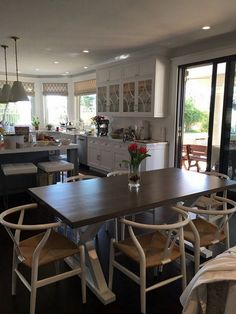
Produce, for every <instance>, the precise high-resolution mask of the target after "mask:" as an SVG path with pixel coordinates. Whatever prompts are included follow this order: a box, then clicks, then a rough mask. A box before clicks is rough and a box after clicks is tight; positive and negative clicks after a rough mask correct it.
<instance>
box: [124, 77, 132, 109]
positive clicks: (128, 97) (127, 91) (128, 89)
mask: <svg viewBox="0 0 236 314" xmlns="http://www.w3.org/2000/svg"><path fill="white" fill-rule="evenodd" d="M134 111H135V82H126V83H124V84H123V112H134Z"/></svg>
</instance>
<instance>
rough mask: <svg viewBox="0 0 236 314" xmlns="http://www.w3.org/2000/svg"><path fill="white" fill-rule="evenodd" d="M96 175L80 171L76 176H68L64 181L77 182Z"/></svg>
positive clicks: (93, 177)
mask: <svg viewBox="0 0 236 314" xmlns="http://www.w3.org/2000/svg"><path fill="white" fill-rule="evenodd" d="M95 178H97V177H96V176H92V175H88V174H82V173H79V174H78V175H76V176H72V177H68V178H66V179H65V180H64V182H75V181H81V180H89V179H95Z"/></svg>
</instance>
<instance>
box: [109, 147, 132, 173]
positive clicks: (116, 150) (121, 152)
mask: <svg viewBox="0 0 236 314" xmlns="http://www.w3.org/2000/svg"><path fill="white" fill-rule="evenodd" d="M123 160H129V153H128V144H127V143H123V142H113V169H114V170H127V169H128V164H126V163H124V162H123Z"/></svg>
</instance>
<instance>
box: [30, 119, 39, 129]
mask: <svg viewBox="0 0 236 314" xmlns="http://www.w3.org/2000/svg"><path fill="white" fill-rule="evenodd" d="M31 124H32V125H33V127H34V128H35V130H38V129H39V125H40V121H39V117H36V116H34V117H32V121H31Z"/></svg>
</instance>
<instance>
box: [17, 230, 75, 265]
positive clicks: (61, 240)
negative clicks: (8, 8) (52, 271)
mask: <svg viewBox="0 0 236 314" xmlns="http://www.w3.org/2000/svg"><path fill="white" fill-rule="evenodd" d="M44 234H45V233H44V232H43V233H40V234H37V235H36V236H33V237H31V238H28V239H26V240H23V241H21V242H20V244H19V248H20V250H21V254H22V255H23V257H24V258H25V260H24V261H23V264H25V265H26V266H28V267H31V265H32V255H33V252H34V250H35V249H36V247H37V245H38V244H39V242H40V241H41V240H42V238H43V236H44ZM77 253H79V248H78V247H77V245H75V244H74V243H73V242H71V241H69V240H68V239H67V238H66V237H64V236H63V235H62V234H60V233H57V232H54V231H52V232H51V234H50V236H49V239H48V241H47V242H46V244H45V246H44V247H43V249H42V251H41V254H40V257H39V266H41V265H45V264H48V263H51V262H55V261H58V260H60V259H64V258H66V257H68V256H71V255H73V254H77Z"/></svg>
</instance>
